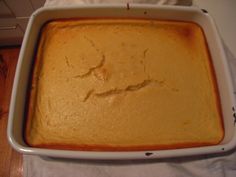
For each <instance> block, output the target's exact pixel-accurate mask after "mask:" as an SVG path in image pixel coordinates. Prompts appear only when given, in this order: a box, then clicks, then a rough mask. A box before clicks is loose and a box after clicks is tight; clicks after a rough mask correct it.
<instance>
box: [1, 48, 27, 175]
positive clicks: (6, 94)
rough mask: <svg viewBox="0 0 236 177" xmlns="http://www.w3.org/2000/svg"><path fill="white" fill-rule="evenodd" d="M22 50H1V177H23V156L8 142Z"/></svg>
mask: <svg viewBox="0 0 236 177" xmlns="http://www.w3.org/2000/svg"><path fill="white" fill-rule="evenodd" d="M19 51H20V48H19V47H11V48H0V176H1V177H22V176H23V174H22V172H23V167H22V162H23V161H22V155H21V154H20V153H18V152H16V151H15V150H13V149H12V148H11V147H10V145H9V144H8V141H7V131H6V129H7V118H8V110H9V103H10V97H11V89H12V84H13V78H14V74H15V68H16V63H17V59H18V55H19Z"/></svg>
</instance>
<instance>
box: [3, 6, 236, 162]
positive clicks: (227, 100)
mask: <svg viewBox="0 0 236 177" xmlns="http://www.w3.org/2000/svg"><path fill="white" fill-rule="evenodd" d="M67 18H131V19H132V18H142V19H159V20H176V21H187V22H194V23H197V24H198V25H200V26H201V27H202V29H203V31H204V34H205V36H206V40H207V43H208V47H209V51H210V55H211V58H212V62H213V67H214V69H215V74H216V80H217V83H218V89H219V95H220V100H221V107H222V114H223V122H224V130H225V136H224V139H223V140H222V141H221V143H220V144H218V145H212V146H204V147H194V148H184V149H172V150H154V151H153V150H151V151H125V152H124V151H122V152H117V151H116V152H99V151H76V150H56V149H44V148H34V147H29V146H28V145H27V144H26V143H25V142H24V138H23V128H24V120H25V118H24V116H25V106H26V102H27V100H26V99H27V88H28V81H29V75H30V74H31V72H30V71H31V67H32V63H33V58H34V53H35V49H36V47H37V40H38V36H39V34H40V29H41V27H42V26H43V25H44V24H45V23H46V22H48V21H50V20H55V19H67ZM235 111H236V106H235V100H234V94H233V88H232V80H231V77H230V73H229V66H228V63H227V59H226V56H225V53H224V50H223V47H222V43H221V39H220V37H219V35H218V32H217V29H216V26H215V24H214V22H213V19H212V18H211V17H210V16H209V14H208V13H206V11H204V10H201V9H199V8H195V7H180V6H178V7H176V6H154V5H145V4H142V5H141V4H122V5H121V4H114V5H110V4H109V5H106V4H103V5H80V6H73V7H71V6H68V7H49V8H41V9H39V10H37V11H36V12H35V13H33V14H32V16H31V18H30V21H29V23H28V26H27V30H26V33H25V36H24V40H23V44H22V47H21V51H20V55H19V60H18V64H17V69H16V75H15V79H14V85H13V90H12V97H11V103H10V112H9V121H8V130H7V133H8V140H9V142H10V144H11V145H12V147H13V148H14V149H15V150H17V151H19V152H21V153H24V154H35V155H41V156H49V157H62V158H81V159H117V160H122V159H152V158H167V157H179V156H189V155H200V154H211V153H221V152H225V151H229V150H231V149H232V148H233V147H235V145H236V136H235V134H236V127H235V123H236V118H235Z"/></svg>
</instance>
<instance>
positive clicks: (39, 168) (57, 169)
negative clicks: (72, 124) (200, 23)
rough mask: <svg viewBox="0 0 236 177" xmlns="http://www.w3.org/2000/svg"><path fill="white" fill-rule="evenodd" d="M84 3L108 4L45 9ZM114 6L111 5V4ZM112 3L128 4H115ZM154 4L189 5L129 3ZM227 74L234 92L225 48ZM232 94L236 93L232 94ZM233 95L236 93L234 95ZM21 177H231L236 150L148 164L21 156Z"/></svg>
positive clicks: (170, 0) (235, 172) (173, 0)
mask: <svg viewBox="0 0 236 177" xmlns="http://www.w3.org/2000/svg"><path fill="white" fill-rule="evenodd" d="M88 2H90V3H91V2H110V1H108V0H47V1H46V3H45V5H46V6H53V5H57V6H58V5H65V4H66V5H73V4H80V3H88ZM113 2H114V1H113ZM116 2H131V1H128V0H118V1H116ZM132 2H139V3H143V2H148V3H158V4H172V5H173V4H181V3H183V4H184V5H189V4H191V1H184V0H183V1H181V0H179V1H177V0H150V1H147V0H132ZM180 2H181V3H180ZM225 51H226V54H227V58H228V62H229V64H230V67H231V74H232V76H234V77H233V79H234V88H236V58H235V57H234V56H233V55H232V53H231V52H230V51H229V50H228V49H227V48H226V47H225ZM235 91H236V90H235ZM235 93H236V92H235ZM23 173H24V177H66V176H68V177H91V176H96V177H120V176H122V177H126V176H127V177H142V176H164V177H182V176H191V177H193V176H194V177H211V176H214V177H221V176H227V177H235V176H236V149H234V150H232V151H231V152H229V153H225V154H221V155H203V156H198V157H184V158H174V159H159V160H151V161H147V160H145V161H89V160H68V159H67V160H66V159H50V158H41V157H38V156H33V155H24V156H23Z"/></svg>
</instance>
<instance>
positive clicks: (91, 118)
mask: <svg viewBox="0 0 236 177" xmlns="http://www.w3.org/2000/svg"><path fill="white" fill-rule="evenodd" d="M31 84H32V87H31V90H30V97H29V98H30V99H29V109H28V113H27V114H28V116H27V117H28V118H27V126H26V131H25V139H26V142H27V143H28V144H29V145H31V146H35V147H47V148H58V149H79V150H139V149H140V150H141V149H143V150H144V149H169V148H183V147H193V146H202V145H211V144H217V143H219V142H220V141H221V139H222V138H223V136H224V131H223V124H222V118H221V110H220V109H221V108H220V100H219V97H218V91H217V85H216V80H215V77H214V69H213V67H212V64H211V58H210V55H209V53H208V49H207V44H206V41H205V38H204V34H203V31H202V30H201V28H200V27H199V26H198V25H197V24H194V23H189V22H174V21H158V20H141V19H140V20H139V19H136V20H134V19H87V20H86V19H83V20H82V19H81V20H80V19H71V20H55V21H51V22H48V23H47V24H45V25H44V27H43V28H42V31H41V36H40V39H39V45H38V49H37V52H36V58H35V64H34V71H33V78H32V83H31Z"/></svg>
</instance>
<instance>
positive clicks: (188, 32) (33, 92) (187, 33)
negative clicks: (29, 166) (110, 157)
mask: <svg viewBox="0 0 236 177" xmlns="http://www.w3.org/2000/svg"><path fill="white" fill-rule="evenodd" d="M60 21H61V22H62V21H64V20H58V21H57V22H60ZM68 21H69V20H66V21H65V22H68ZM71 21H72V22H73V21H74V19H73V20H71ZM177 23H178V22H177ZM194 26H196V24H191V23H189V24H187V27H186V28H183V29H179V30H176V35H177V36H179V37H180V38H184V39H185V38H186V44H184V45H189V43H188V42H189V41H192V42H191V44H193V43H194V40H195V36H194V35H195V32H194V30H195V28H194ZM197 26H198V25H197ZM46 29H47V27H46V28H44V31H46ZM201 30H202V29H201ZM202 32H203V31H202ZM203 34H204V33H203ZM45 35H46V34H45V33H42V36H41V39H40V42H39V47H38V51H40V52H38V53H37V55H36V58H35V63H34V69H33V76H32V80H31V84H32V88H31V89H30V95H29V103H28V110H27V121H26V131H25V141H26V143H27V144H29V145H30V146H33V147H40V148H52V149H72V150H88V151H90V150H92V151H93V150H99V151H136V150H159V149H178V148H187V147H199V146H207V145H215V144H218V143H219V142H220V141H221V140H222V139H223V137H224V126H223V116H222V111H221V105H220V97H219V91H218V87H217V81H216V76H215V72H214V67H213V64H212V60H211V56H210V53H209V49H208V47H207V44H206V39H205V36H204V42H205V50H206V51H207V55H208V64H209V70H210V73H211V76H210V77H211V82H212V85H213V89H214V95H215V104H216V107H217V111H218V114H219V117H220V120H219V121H220V125H221V131H222V133H221V138H220V139H217V141H215V142H211V141H209V142H203V141H201V140H200V141H198V142H188V143H170V144H169V145H164V144H158V145H132V146H130V145H129V146H117V145H116V146H112V145H103V144H101V145H100V144H95V145H94V144H91V145H84V144H83V143H81V144H80V145H78V144H74V143H70V144H67V143H64V142H61V143H50V142H49V143H42V142H38V143H32V141H31V140H30V136H31V134H32V121H33V120H32V119H33V117H34V111H35V105H36V104H35V102H36V101H37V98H36V97H37V89H38V87H37V82H38V78H39V72H40V70H41V67H42V63H41V61H42V60H41V59H42V58H43V57H42V55H43V54H42V51H43V49H42V48H43V47H44V43H45ZM191 47H192V48H193V49H194V46H191ZM145 53H146V52H145V51H144V55H145ZM98 66H99V67H100V65H98ZM94 68H95V67H94ZM100 71H101V72H100ZM103 71H106V69H105V68H102V69H101V70H96V72H94V75H95V76H96V77H98V76H99V78H98V79H99V80H101V81H103V82H104V81H105V80H109V78H108V76H109V75H107V74H106V76H104V77H103V75H104V72H103ZM106 73H107V71H106ZM101 78H106V79H105V80H104V79H101ZM147 82H149V81H147ZM151 82H152V81H151ZM127 88H129V87H127ZM127 88H126V89H127ZM130 88H131V89H133V88H134V86H133V85H131V86H130ZM93 92H94V90H90V91H89V94H88V95H87V96H86V97H85V98H84V101H86V100H87V99H88V98H89V97H90V96H91V95H92V96H93V94H94V93H93ZM119 92H120V91H119ZM107 93H109V92H107ZM107 93H106V94H107ZM102 94H103V93H102Z"/></svg>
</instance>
